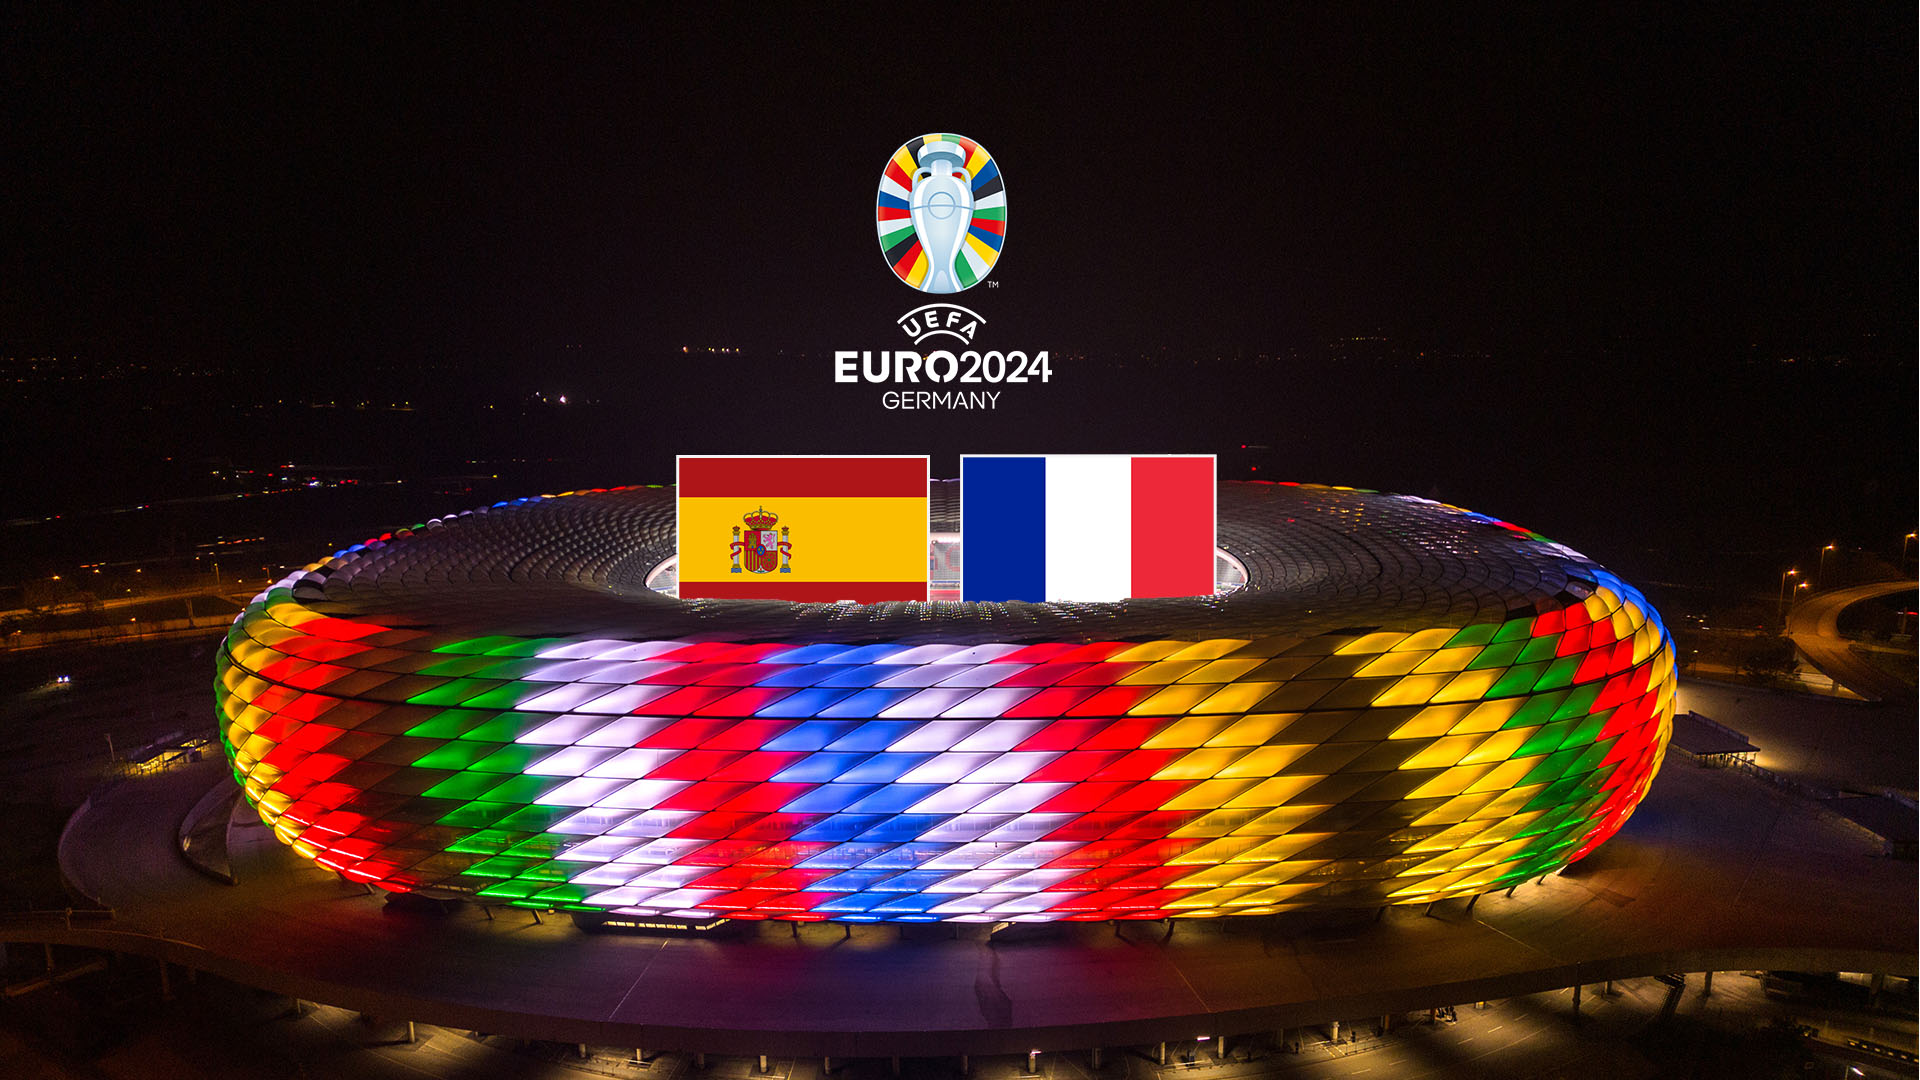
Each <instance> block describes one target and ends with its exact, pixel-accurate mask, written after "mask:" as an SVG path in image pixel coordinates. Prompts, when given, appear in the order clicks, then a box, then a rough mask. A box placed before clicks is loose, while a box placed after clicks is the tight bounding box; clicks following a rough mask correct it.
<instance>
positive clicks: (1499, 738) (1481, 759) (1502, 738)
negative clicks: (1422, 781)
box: [1460, 727, 1540, 776]
mask: <svg viewBox="0 0 1920 1080" xmlns="http://www.w3.org/2000/svg"><path fill="white" fill-rule="evenodd" d="M1539 730H1540V729H1539V728H1537V727H1524V728H1514V729H1513V730H1512V731H1496V732H1494V733H1493V734H1491V735H1488V736H1487V737H1486V741H1485V742H1483V743H1481V744H1480V745H1479V747H1478V748H1476V749H1474V750H1473V751H1472V752H1470V753H1469V754H1467V756H1466V757H1464V758H1461V759H1460V763H1461V764H1463V765H1481V764H1485V763H1486V762H1489V761H1496V762H1497V761H1505V760H1507V759H1508V758H1510V757H1512V756H1513V752H1514V751H1515V750H1518V749H1520V748H1521V747H1522V746H1524V745H1526V742H1527V740H1528V739H1530V738H1532V737H1533V734H1534V732H1536V731H1539ZM1529 760H1531V759H1529ZM1529 767H1531V765H1529ZM1521 775H1523V776H1524V775H1525V774H1524V773H1522V774H1521Z"/></svg>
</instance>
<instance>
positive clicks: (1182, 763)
mask: <svg viewBox="0 0 1920 1080" xmlns="http://www.w3.org/2000/svg"><path fill="white" fill-rule="evenodd" d="M1249 752H1250V751H1248V750H1246V749H1245V748H1243V747H1238V746H1223V747H1219V748H1217V749H1199V750H1195V751H1194V752H1193V753H1191V754H1186V755H1184V756H1182V757H1179V758H1175V759H1174V760H1172V761H1170V762H1168V763H1167V764H1166V767H1164V768H1162V769H1161V770H1160V771H1159V772H1157V773H1154V774H1153V779H1155V780H1211V779H1213V778H1214V777H1217V776H1222V775H1224V773H1225V770H1226V768H1227V766H1229V765H1231V764H1233V762H1234V761H1235V760H1236V759H1238V758H1242V757H1245V756H1246V755H1247V754H1248V753H1249ZM1239 779H1240V778H1231V777H1230V778H1229V780H1231V781H1232V782H1236V783H1237V782H1239ZM1246 782H1247V783H1248V784H1253V783H1257V782H1258V781H1257V780H1256V779H1255V778H1251V777H1249V778H1246ZM1224 805H1226V801H1225V800H1224V799H1223V800H1221V801H1220V802H1217V803H1211V804H1209V805H1208V807H1207V808H1208V809H1211V808H1212V807H1215V806H1224Z"/></svg>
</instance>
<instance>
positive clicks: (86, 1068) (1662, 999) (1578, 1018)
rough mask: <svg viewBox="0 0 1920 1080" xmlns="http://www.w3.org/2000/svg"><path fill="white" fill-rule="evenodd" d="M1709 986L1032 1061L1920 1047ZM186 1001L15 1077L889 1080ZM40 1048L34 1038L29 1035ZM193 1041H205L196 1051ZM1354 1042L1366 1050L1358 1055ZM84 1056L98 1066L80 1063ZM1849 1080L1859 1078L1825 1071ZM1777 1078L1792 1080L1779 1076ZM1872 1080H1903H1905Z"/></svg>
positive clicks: (1290, 1061)
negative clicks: (1846, 1040)
mask: <svg viewBox="0 0 1920 1080" xmlns="http://www.w3.org/2000/svg"><path fill="white" fill-rule="evenodd" d="M1702 987H1703V981H1702V979H1701V977H1700V976H1698V975H1696V976H1693V977H1692V978H1691V979H1689V980H1688V984H1687V986H1686V987H1685V988H1684V989H1683V990H1681V991H1679V992H1678V993H1677V994H1675V995H1674V1003H1675V1012H1674V1015H1673V1017H1672V1018H1671V1019H1670V1020H1668V1021H1666V1022H1664V1023H1663V1022H1661V1021H1660V1020H1659V1016H1660V1012H1661V1010H1662V1008H1663V1006H1664V1005H1665V1004H1666V1002H1667V999H1668V994H1669V989H1668V987H1667V986H1665V985H1662V984H1661V983H1659V982H1657V981H1655V980H1652V979H1639V980H1628V981H1621V982H1618V983H1615V984H1614V985H1613V987H1612V988H1611V991H1610V992H1609V991H1607V990H1606V989H1604V988H1603V987H1602V986H1590V987H1587V988H1586V992H1585V993H1584V994H1583V995H1582V1001H1581V1008H1580V1011H1579V1013H1578V1014H1576V1013H1575V1011H1574V1009H1573V1001H1572V993H1571V991H1569V990H1560V991H1555V992H1551V993H1543V994H1535V995H1527V996H1523V997H1518V998H1511V999H1507V1000H1503V1001H1494V1002H1489V1003H1487V1005H1486V1006H1485V1007H1484V1008H1476V1007H1474V1006H1473V1005H1471V1004H1468V1003H1462V1004H1461V1005H1460V1006H1459V1008H1458V1009H1457V1010H1456V1013H1455V1015H1456V1016H1457V1017H1458V1021H1457V1022H1455V1023H1445V1022H1439V1023H1435V1022H1429V1020H1428V1019H1427V1017H1426V1014H1424V1013H1422V1014H1419V1015H1418V1017H1417V1018H1413V1019H1412V1020H1411V1022H1400V1023H1397V1024H1396V1026H1394V1027H1392V1028H1391V1029H1390V1030H1389V1031H1388V1032H1387V1033H1385V1034H1384V1035H1383V1034H1379V1033H1378V1030H1377V1027H1376V1025H1377V1022H1378V1018H1366V1019H1362V1020H1356V1021H1351V1022H1347V1023H1343V1024H1342V1025H1341V1028H1340V1035H1341V1039H1342V1041H1341V1042H1339V1043H1335V1042H1333V1041H1332V1040H1331V1039H1330V1037H1329V1036H1330V1035H1331V1034H1332V1029H1331V1027H1329V1026H1320V1027H1315V1028H1311V1029H1307V1030H1302V1031H1298V1032H1295V1033H1293V1037H1294V1038H1295V1039H1297V1040H1298V1043H1299V1049H1298V1050H1297V1051H1293V1052H1289V1051H1288V1050H1287V1049H1286V1048H1285V1043H1284V1041H1283V1040H1282V1039H1280V1038H1277V1037H1276V1035H1277V1033H1263V1034H1261V1035H1259V1036H1256V1037H1251V1038H1244V1039H1235V1040H1229V1041H1228V1042H1227V1044H1226V1047H1225V1054H1224V1057H1223V1056H1221V1055H1220V1054H1219V1050H1220V1043H1219V1042H1218V1041H1215V1040H1209V1041H1208V1042H1205V1043H1201V1042H1196V1041H1194V1040H1191V1039H1189V1040H1183V1041H1181V1042H1177V1043H1172V1044H1170V1045H1169V1046H1168V1047H1167V1064H1166V1065H1165V1066H1161V1065H1160V1064H1159V1063H1158V1061H1157V1057H1156V1054H1157V1048H1156V1047H1132V1048H1126V1049H1113V1050H1108V1051H1106V1052H1105V1053H1104V1054H1103V1056H1102V1059H1101V1061H1100V1063H1099V1065H1097V1066H1096V1065H1095V1064H1094V1063H1093V1060H1092V1058H1091V1055H1089V1054H1087V1053H1084V1052H1081V1053H1050V1054H1043V1055H1041V1056H1040V1058H1039V1059H1038V1060H1037V1061H1036V1062H1035V1063H1034V1064H1035V1066H1036V1071H1037V1073H1038V1074H1039V1075H1040V1076H1042V1077H1046V1078H1049V1080H1123V1078H1124V1080H1175V1078H1178V1077H1193V1078H1196V1080H1241V1078H1251V1077H1275V1078H1289V1080H1291V1078H1299V1080H1321V1078H1325V1080H1335V1078H1346V1077H1404V1078H1414V1080H1470V1078H1479V1077H1490V1078H1496V1080H1504V1078H1514V1080H1520V1078H1552V1077H1592V1076H1605V1077H1609V1078H1614V1080H1641V1078H1649V1077H1658V1076H1676V1075H1680V1076H1727V1077H1751V1076H1756V1075H1777V1074H1780V1073H1784V1074H1785V1075H1798V1074H1799V1073H1800V1072H1801V1069H1800V1065H1801V1063H1802V1062H1803V1061H1804V1060H1806V1056H1805V1052H1806V1047H1805V1044H1802V1043H1800V1042H1798V1040H1796V1039H1794V1038H1793V1037H1791V1036H1784V1035H1782V1034H1781V1033H1780V1032H1779V1031H1778V1030H1777V1029H1775V1028H1772V1027H1768V1025H1774V1024H1778V1023H1781V1022H1784V1021H1787V1020H1789V1019H1792V1020H1797V1021H1801V1022H1809V1021H1811V1022H1816V1023H1817V1022H1820V1021H1822V1020H1827V1019H1831V1018H1832V1017H1834V1016H1835V1015H1838V1016H1840V1017H1842V1018H1844V1019H1845V1020H1851V1021H1852V1024H1851V1025H1850V1027H1851V1029H1852V1030H1854V1031H1858V1032H1859V1033H1861V1034H1869V1032H1868V1031H1867V1029H1866V1025H1867V1024H1868V1023H1872V1024H1874V1025H1875V1029H1874V1030H1872V1031H1871V1033H1870V1034H1871V1037H1873V1038H1875V1039H1876V1040H1877V1041H1882V1042H1885V1043H1889V1044H1892V1045H1895V1046H1905V1047H1911V1045H1912V1043H1913V1024H1912V1022H1911V1020H1906V1021H1899V1020H1893V1021H1889V1020H1888V1019H1886V1018H1885V1017H1878V1018H1872V1019H1871V1020H1869V1019H1868V1018H1865V1017H1863V1016H1862V1015H1861V1014H1859V1013H1858V1012H1856V1011H1852V1010H1836V1009H1833V1008H1831V1007H1820V1006H1811V1007H1810V1006H1806V1005H1800V1006H1795V1005H1792V1004H1788V1003H1786V1002H1782V1001H1778V1000H1774V999H1770V998H1768V997H1767V996H1766V995H1764V994H1763V993H1762V991H1761V981H1760V979H1759V978H1757V977H1754V976H1752V975H1746V974H1740V973H1734V972H1722V973H1720V974H1719V975H1718V976H1717V977H1716V979H1715V981H1714V986H1713V991H1712V993H1711V994H1710V995H1709V994H1704V993H1702ZM176 990H177V1000H175V1001H172V1002H166V1003H156V1002H155V1000H154V999H155V995H156V993H157V987H155V986H154V985H153V969H152V966H151V964H150V963H148V964H145V965H144V966H142V965H140V964H132V965H128V966H127V967H126V968H125V969H122V970H121V971H119V972H116V973H109V974H107V975H103V976H101V977H99V978H98V979H96V980H95V981H94V982H93V983H92V984H90V985H81V986H78V987H76V988H75V990H73V991H69V990H62V991H57V992H51V993H49V992H46V991H40V992H36V993H35V994H34V995H31V996H28V997H26V998H24V999H21V1000H19V1001H17V1002H15V1003H12V1004H9V1005H7V1006H4V1007H0V1018H4V1019H5V1020H8V1021H12V1022H11V1023H8V1024H7V1025H6V1029H0V1073H4V1074H5V1075H7V1076H9V1077H14V1078H18V1080H42V1078H44V1080H66V1078H69V1077H90V1078H93V1077H112V1078H120V1077H127V1078H134V1077H139V1078H153V1077H166V1078H172V1077H180V1078H186V1077H204V1078H209V1080H227V1078H242V1077H245V1078H251V1077H257V1076H263V1075H274V1076H354V1077H365V1078H369V1080H386V1078H418V1077H433V1078H445V1080H457V1078H467V1077H494V1078H529V1080H531V1078H553V1080H564V1078H586V1077H598V1076H612V1077H645V1078H647V1080H679V1078H682V1077H689V1078H691V1077H703V1078H711V1080H759V1078H762V1077H774V1078H778V1080H826V1077H827V1075H828V1074H827V1073H826V1072H825V1071H824V1066H828V1065H830V1066H831V1068H832V1069H833V1072H832V1074H831V1075H832V1076H834V1077H839V1078H841V1080H891V1076H892V1072H891V1066H890V1064H889V1063H888V1062H885V1061H874V1060H866V1061H851V1062H839V1061H836V1062H830V1063H828V1062H823V1061H821V1060H819V1059H815V1058H797V1059H796V1058H771V1059H769V1060H768V1062H767V1071H766V1072H765V1073H760V1072H758V1067H759V1062H758V1061H757V1060H756V1059H754V1058H745V1057H735V1058H729V1057H717V1056H716V1057H709V1058H707V1059H706V1060H705V1061H704V1062H702V1061H700V1060H699V1059H697V1058H695V1057H694V1056H693V1055H689V1054H677V1053H661V1052H657V1051H651V1050H649V1051H647V1061H646V1063H645V1065H640V1064H637V1063H635V1062H634V1061H633V1048H627V1047H606V1046H589V1047H586V1048H585V1051H586V1052H585V1055H584V1056H582V1055H581V1054H580V1048H577V1047H563V1046H554V1045H538V1046H523V1045H520V1044H517V1043H515V1042H514V1041H513V1040H508V1039H503V1038H500V1037H497V1036H496V1037H491V1038H485V1039H482V1038H479V1037H476V1036H475V1035H474V1034H473V1033H470V1032H466V1031H459V1030H454V1029H448V1028H438V1027H430V1026H426V1025H421V1026H419V1027H418V1028H417V1029H416V1032H415V1041H414V1042H412V1043H406V1042H403V1041H401V1040H402V1039H403V1038H404V1036H405V1033H406V1032H405V1027H404V1025H403V1024H400V1023H398V1022H394V1021H377V1020H374V1021H369V1020H368V1019H366V1018H363V1017H360V1016H358V1015H356V1014H353V1013H350V1012H348V1011H346V1010H344V1009H338V1008H333V1007H328V1006H317V1007H316V1006H313V1005H311V1004H309V1005H305V1006H303V1007H302V1009H301V1011H300V1012H299V1013H298V1014H296V1013H295V1012H294V1011H293V1009H292V1006H291V1003H290V1002H289V1000H288V999H286V998H283V997H275V996H273V995H268V994H264V993H262V992H259V991H254V990H249V989H245V988H241V987H237V986H234V985H233V984H230V983H225V982H222V981H219V980H213V979H206V980H202V981H201V982H200V983H199V984H197V985H192V986H188V985H177V987H176ZM115 993H118V994H119V995H121V996H122V997H124V998H131V999H133V1000H135V1001H137V1002H138V1009H137V1010H128V1011H137V1015H135V1016H131V1017H122V1016H116V1017H113V1018H110V1019H106V1020H102V1019H100V1018H98V1017H97V1016H94V1015H88V1016H87V1017H85V1018H84V1019H82V1018H80V1017H79V1016H78V1014H79V1013H80V1012H81V1011H82V1010H85V1009H86V1006H87V1005H88V1004H91V1002H92V1001H94V1000H97V999H98V998H100V997H102V996H112V995H114V994H115ZM29 1029H30V1030H32V1032H33V1033H32V1034H23V1033H22V1032H23V1030H29ZM183 1033H191V1037H182V1036H183ZM1347 1040H1351V1041H1347ZM82 1056H84V1057H85V1059H86V1063H85V1064H84V1065H83V1066H77V1065H76V1064H75V1060H76V1058H79V1057H82ZM969 1064H970V1067H971V1075H972V1076H973V1077H976V1078H978V1080H1025V1078H1027V1077H1028V1076H1030V1075H1031V1074H1029V1073H1027V1072H1026V1071H1025V1067H1026V1064H1027V1060H1026V1058H1025V1057H1024V1055H1017V1056H999V1057H984V1058H982V1057H976V1058H974V1059H972V1060H971V1062H970V1063H969ZM1820 1064H1821V1065H1823V1066H1825V1067H1826V1068H1827V1071H1826V1072H1820V1073H1815V1075H1836V1074H1837V1073H1838V1071H1840V1070H1842V1069H1844V1066H1841V1065H1837V1063H1836V1061H1834V1060H1831V1059H1829V1060H1827V1061H1823V1062H1821V1063H1820ZM1776 1070H1778V1072H1776ZM959 1071H960V1063H959V1061H958V1060H957V1059H953V1058H935V1059H908V1060H905V1061H903V1062H901V1075H903V1076H905V1077H909V1078H914V1080H932V1078H936V1077H938V1078H942V1080H944V1078H948V1077H956V1076H958V1075H959ZM1868 1075H1885V1076H1897V1075H1901V1072H1900V1071H1898V1070H1897V1069H1887V1070H1885V1071H1884V1072H1882V1071H1880V1070H1874V1071H1873V1072H1871V1073H1869V1074H1868Z"/></svg>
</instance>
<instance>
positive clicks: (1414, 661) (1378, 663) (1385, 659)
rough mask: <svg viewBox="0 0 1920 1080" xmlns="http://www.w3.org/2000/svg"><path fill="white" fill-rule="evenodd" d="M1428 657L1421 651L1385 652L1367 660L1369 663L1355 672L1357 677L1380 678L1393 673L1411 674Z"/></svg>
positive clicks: (1354, 674)
mask: <svg viewBox="0 0 1920 1080" xmlns="http://www.w3.org/2000/svg"><path fill="white" fill-rule="evenodd" d="M1425 659H1427V654H1426V653H1421V652H1384V653H1381V654H1380V655H1379V656H1376V657H1374V658H1373V659H1372V660H1370V661H1368V662H1367V665H1366V666H1365V667H1363V668H1361V669H1360V670H1359V671H1356V672H1354V673H1353V676H1354V678H1356V679H1379V678H1385V677H1388V676H1393V675H1406V674H1410V673H1411V672H1412V671H1413V669H1414V668H1417V667H1419V666H1420V662H1421V661H1423V660H1425Z"/></svg>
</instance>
